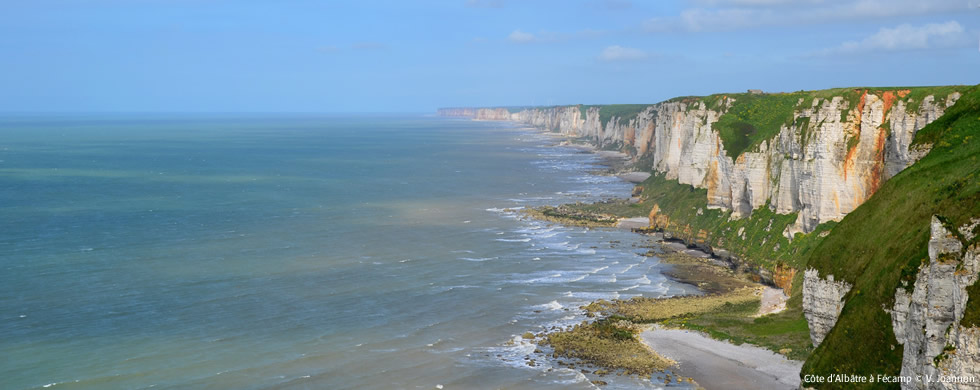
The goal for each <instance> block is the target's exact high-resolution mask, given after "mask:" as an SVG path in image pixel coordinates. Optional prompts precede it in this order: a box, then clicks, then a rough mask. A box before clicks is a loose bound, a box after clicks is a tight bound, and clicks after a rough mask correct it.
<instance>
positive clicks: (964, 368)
mask: <svg viewBox="0 0 980 390" xmlns="http://www.w3.org/2000/svg"><path fill="white" fill-rule="evenodd" d="M978 224H980V219H975V220H974V221H973V223H972V224H970V225H964V226H962V227H960V228H959V229H958V230H959V233H960V237H962V238H964V239H965V241H967V242H970V241H972V240H973V238H974V236H973V231H974V228H975V227H976V226H977V225H978ZM964 246H965V245H964V243H963V242H961V241H960V239H959V238H958V237H957V236H955V235H954V234H953V233H952V232H951V231H950V230H949V229H947V228H946V227H945V226H943V223H942V222H941V221H940V220H939V219H938V218H936V217H933V218H932V223H931V235H930V239H929V261H928V263H925V264H923V265H922V266H921V267H920V268H919V272H918V275H917V276H916V280H915V284H914V288H913V289H912V292H911V293H909V292H908V291H907V290H906V288H903V287H900V288H898V289H897V290H896V291H895V306H894V307H893V308H892V310H890V311H889V313H890V314H891V317H892V327H893V330H894V332H895V338H896V339H897V340H898V343H899V344H903V345H904V354H903V358H902V375H903V376H910V377H923V378H924V377H931V378H935V379H937V380H935V381H926V380H923V381H915V382H911V383H905V384H903V385H902V388H903V389H976V388H980V383H977V382H976V380H980V328H977V327H975V326H964V325H962V324H961V323H960V322H961V320H962V319H963V314H964V312H965V311H966V304H967V301H968V300H969V299H970V297H969V295H968V294H967V288H968V287H970V286H971V285H973V284H974V283H976V282H977V278H978V271H980V248H978V247H977V245H976V244H974V245H973V246H970V247H967V248H964ZM940 376H946V377H951V378H954V379H955V378H973V379H974V380H975V381H974V382H969V383H962V381H958V380H952V381H939V380H938V378H939V377H940Z"/></svg>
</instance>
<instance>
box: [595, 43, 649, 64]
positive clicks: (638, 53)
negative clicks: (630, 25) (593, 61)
mask: <svg viewBox="0 0 980 390" xmlns="http://www.w3.org/2000/svg"><path fill="white" fill-rule="evenodd" d="M647 57H648V55H647V53H646V52H645V51H643V50H640V49H634V48H631V47H622V46H619V45H613V46H609V47H607V48H605V49H602V53H600V54H599V59H600V60H603V61H634V60H642V59H644V58H647Z"/></svg>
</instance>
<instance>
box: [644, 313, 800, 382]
mask: <svg viewBox="0 0 980 390" xmlns="http://www.w3.org/2000/svg"><path fill="white" fill-rule="evenodd" d="M640 337H641V339H642V340H643V342H644V343H646V344H647V345H648V346H650V347H651V348H653V350H655V351H657V353H659V354H660V355H662V356H664V357H667V358H670V359H673V360H675V361H677V363H678V368H677V369H676V371H675V373H677V374H679V375H683V376H685V377H691V378H694V381H695V382H697V383H698V385H700V386H701V387H704V388H705V389H708V390H714V389H797V388H799V387H800V369H801V368H802V367H803V362H799V361H795V360H789V359H787V358H786V357H784V356H782V355H779V354H776V353H773V352H772V351H769V350H767V349H764V348H760V347H755V346H751V345H748V344H743V345H734V344H731V343H728V342H724V341H719V340H715V339H712V338H710V337H707V336H704V335H702V334H701V333H698V332H694V331H687V330H678V329H663V328H660V327H658V326H653V327H652V328H651V329H649V330H646V331H643V333H641V334H640Z"/></svg>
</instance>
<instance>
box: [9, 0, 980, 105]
mask: <svg viewBox="0 0 980 390" xmlns="http://www.w3.org/2000/svg"><path fill="white" fill-rule="evenodd" d="M978 83H980V0H858V1H839V0H680V1H638V0H633V1H630V0H561V1H557V0H556V1H552V0H433V1H424V0H419V1H404V0H402V1H371V0H361V1H312V0H268V1H259V0H60V1H59V0H30V1H13V0H7V1H5V4H4V5H3V7H2V12H0V112H323V113H366V112H433V111H434V110H435V109H436V108H438V107H462V106H481V107H484V106H524V105H556V104H611V103H655V102H659V101H662V100H665V99H669V98H671V97H676V96H688V95H707V94H712V93H721V92H740V91H745V90H747V89H762V90H765V91H770V92H777V91H797V90H813V89H825V88H834V87H857V86H872V87H874V86H918V85H948V84H978Z"/></svg>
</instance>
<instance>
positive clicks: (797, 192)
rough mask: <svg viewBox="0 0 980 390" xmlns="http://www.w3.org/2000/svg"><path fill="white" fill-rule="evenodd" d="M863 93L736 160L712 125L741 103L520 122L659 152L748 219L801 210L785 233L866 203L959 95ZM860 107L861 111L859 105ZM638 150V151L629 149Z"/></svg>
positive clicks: (805, 115) (668, 105) (556, 111)
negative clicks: (763, 211)
mask: <svg viewBox="0 0 980 390" xmlns="http://www.w3.org/2000/svg"><path fill="white" fill-rule="evenodd" d="M897 94H898V96H896V92H895V91H886V92H883V93H881V96H879V95H877V94H874V93H867V92H864V93H862V94H861V95H860V100H859V101H856V102H848V101H847V100H845V99H844V98H842V97H840V96H836V97H833V98H830V99H814V100H813V103H812V104H811V105H810V106H802V100H801V106H798V107H797V108H796V111H795V113H794V121H793V124H791V125H784V126H783V127H782V129H781V130H780V132H779V133H778V134H777V135H776V136H775V137H773V138H772V139H770V140H766V141H764V142H762V144H760V145H759V146H758V147H756V148H755V149H753V150H750V151H746V152H743V153H742V154H741V155H739V156H737V158H732V157H731V156H729V155H728V154H727V152H726V150H725V148H724V146H723V144H722V141H721V138H720V136H719V134H718V132H717V131H715V130H714V129H713V128H712V125H713V124H714V123H715V122H717V121H718V119H719V118H720V117H721V116H722V115H723V114H724V112H725V111H726V110H727V109H728V108H729V107H731V105H732V104H733V101H734V99H731V98H728V99H724V100H723V101H722V104H721V105H720V106H718V107H706V106H705V104H704V102H702V101H697V102H694V103H686V102H664V103H659V104H655V105H651V106H650V107H647V109H646V110H644V111H643V112H641V113H640V114H638V115H637V116H636V117H635V118H633V119H630V120H629V121H621V120H620V118H616V117H613V118H611V119H609V120H608V121H607V123H600V122H601V120H600V119H599V118H600V117H599V108H598V107H590V108H589V109H588V110H587V111H586V112H585V116H584V117H583V116H582V110H581V109H580V108H579V107H577V106H572V107H555V108H548V109H533V110H524V111H521V112H519V113H516V114H513V115H511V117H512V118H513V119H514V120H517V121H520V122H523V123H527V124H530V125H533V126H537V127H541V128H545V129H548V130H551V131H556V132H559V133H562V134H566V135H569V136H575V137H587V138H589V139H591V140H593V142H594V143H595V144H597V146H600V147H602V146H608V145H616V146H621V147H623V148H624V149H626V150H629V151H635V153H636V154H635V156H634V158H636V159H639V158H641V157H652V160H653V162H654V164H653V169H654V170H655V171H657V172H661V173H663V174H665V175H666V177H667V178H668V179H676V180H677V181H679V182H681V183H684V184H690V185H692V186H695V187H698V188H705V189H707V190H708V207H710V208H716V209H723V210H731V211H732V216H733V217H734V218H742V217H745V216H748V215H750V214H751V213H752V211H753V210H755V209H758V208H760V207H763V206H765V205H766V204H767V203H768V204H769V207H771V208H772V209H773V210H774V211H775V212H778V213H781V214H790V213H795V212H798V213H799V214H798V217H797V221H796V223H795V224H794V225H792V226H790V227H789V228H787V231H785V232H784V234H785V235H786V236H787V237H788V238H791V239H792V237H793V235H794V234H795V233H797V232H802V233H807V232H810V231H813V229H815V228H816V226H817V225H819V224H821V223H823V222H827V221H839V220H840V219H841V218H843V217H844V215H846V214H847V213H849V212H851V211H853V210H854V209H855V208H857V207H858V206H859V205H861V203H864V201H865V200H867V199H868V198H869V197H871V195H872V194H873V193H874V192H875V191H877V190H878V188H879V187H880V186H881V184H882V183H883V182H884V181H885V180H887V179H888V178H890V177H891V176H894V175H895V174H897V173H898V172H899V171H901V170H902V169H905V168H906V167H907V166H909V165H911V164H912V163H914V162H915V161H917V159H918V158H920V157H921V156H923V155H925V152H927V151H928V150H910V149H909V145H910V144H911V142H912V139H913V138H914V136H915V133H916V132H917V131H918V130H919V129H921V128H923V127H925V125H927V124H928V123H930V122H932V121H933V120H935V119H936V118H938V117H939V116H941V115H942V114H943V112H944V111H945V110H946V108H948V107H950V106H952V105H953V103H955V102H956V100H957V99H958V98H959V96H960V94H958V93H953V94H950V95H949V96H948V97H947V98H945V99H942V100H941V101H937V100H936V99H935V98H934V97H933V96H929V97H926V98H925V99H923V101H922V102H919V104H918V109H917V110H916V111H915V112H910V111H909V110H908V104H906V102H905V101H903V100H900V99H901V97H902V96H904V94H903V93H901V92H897ZM851 106H853V107H854V108H850V107H851ZM630 148H632V149H630Z"/></svg>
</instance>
